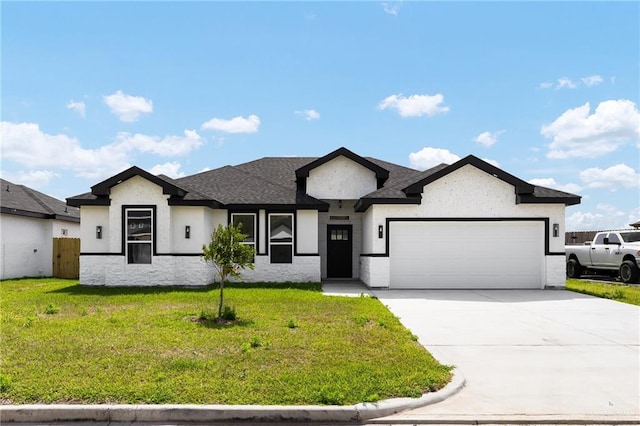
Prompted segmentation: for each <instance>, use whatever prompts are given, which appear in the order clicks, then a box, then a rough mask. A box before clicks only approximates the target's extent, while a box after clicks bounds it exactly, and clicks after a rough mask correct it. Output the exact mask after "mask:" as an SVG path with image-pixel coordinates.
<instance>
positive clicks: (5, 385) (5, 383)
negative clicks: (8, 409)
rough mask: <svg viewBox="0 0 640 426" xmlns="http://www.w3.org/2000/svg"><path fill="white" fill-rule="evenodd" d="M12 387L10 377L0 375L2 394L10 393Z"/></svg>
mask: <svg viewBox="0 0 640 426" xmlns="http://www.w3.org/2000/svg"><path fill="white" fill-rule="evenodd" d="M12 386H13V385H12V383H11V379H10V378H9V376H7V375H6V374H2V373H0V392H8V391H9V390H11V387H12Z"/></svg>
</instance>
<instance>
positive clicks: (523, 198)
mask: <svg viewBox="0 0 640 426" xmlns="http://www.w3.org/2000/svg"><path fill="white" fill-rule="evenodd" d="M466 165H471V166H474V167H476V168H477V169H480V170H482V171H483V172H485V173H487V174H490V175H492V176H494V177H495V178H497V179H500V180H501V181H503V182H506V183H508V184H510V185H512V186H513V187H514V190H515V194H516V204H520V203H524V204H532V203H562V204H565V205H567V206H571V205H575V204H580V198H581V197H579V196H577V195H574V194H569V193H568V192H562V191H558V190H555V189H550V188H544V187H541V186H536V185H533V184H530V183H528V182H525V181H523V180H522V179H520V178H517V177H515V176H514V175H512V174H510V173H507V172H505V171H504V170H502V169H500V168H498V167H496V166H494V165H493V164H489V163H487V162H486V161H483V160H481V159H479V158H478V157H476V156H473V155H468V156H466V157H465V158H463V159H461V160H459V161H457V162H455V163H453V164H452V165H450V166H446V167H443V168H440V170H437V171H436V172H434V173H431V174H429V175H428V176H426V177H424V178H422V179H420V180H418V181H416V182H414V183H412V184H411V185H408V186H406V187H405V188H403V189H402V191H403V192H404V193H405V194H406V195H407V196H408V197H416V196H419V195H420V194H421V193H422V190H423V188H424V187H425V186H426V185H429V184H430V183H431V182H434V181H436V180H438V179H440V178H442V177H444V176H446V175H448V174H449V173H452V172H454V171H456V170H458V169H460V168H462V167H464V166H466Z"/></svg>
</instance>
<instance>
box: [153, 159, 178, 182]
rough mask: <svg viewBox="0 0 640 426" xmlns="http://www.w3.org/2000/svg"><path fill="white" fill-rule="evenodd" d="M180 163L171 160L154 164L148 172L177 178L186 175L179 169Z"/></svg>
mask: <svg viewBox="0 0 640 426" xmlns="http://www.w3.org/2000/svg"><path fill="white" fill-rule="evenodd" d="M180 167H181V166H180V163H178V162H175V161H171V162H168V163H164V164H156V165H155V166H153V167H152V168H151V170H149V173H151V174H153V175H166V176H169V177H170V178H173V179H177V178H180V177H184V176H186V175H185V173H184V172H181V171H180Z"/></svg>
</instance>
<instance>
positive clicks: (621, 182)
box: [580, 164, 640, 191]
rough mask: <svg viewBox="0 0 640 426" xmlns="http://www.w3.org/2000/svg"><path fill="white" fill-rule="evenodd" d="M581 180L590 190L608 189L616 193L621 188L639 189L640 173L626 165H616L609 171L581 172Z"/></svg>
mask: <svg viewBox="0 0 640 426" xmlns="http://www.w3.org/2000/svg"><path fill="white" fill-rule="evenodd" d="M580 179H582V181H583V182H584V183H585V184H586V185H587V187H588V188H607V189H610V190H612V191H616V190H618V189H620V188H639V187H640V173H637V172H636V171H635V170H634V169H633V168H631V167H629V166H627V165H626V164H616V165H615V166H611V167H609V168H607V169H604V170H603V169H601V168H599V167H593V168H590V169H586V170H583V171H582V172H580Z"/></svg>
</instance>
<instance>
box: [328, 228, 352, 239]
mask: <svg viewBox="0 0 640 426" xmlns="http://www.w3.org/2000/svg"><path fill="white" fill-rule="evenodd" d="M330 238H331V241H349V230H348V229H332V230H331V234H330Z"/></svg>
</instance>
